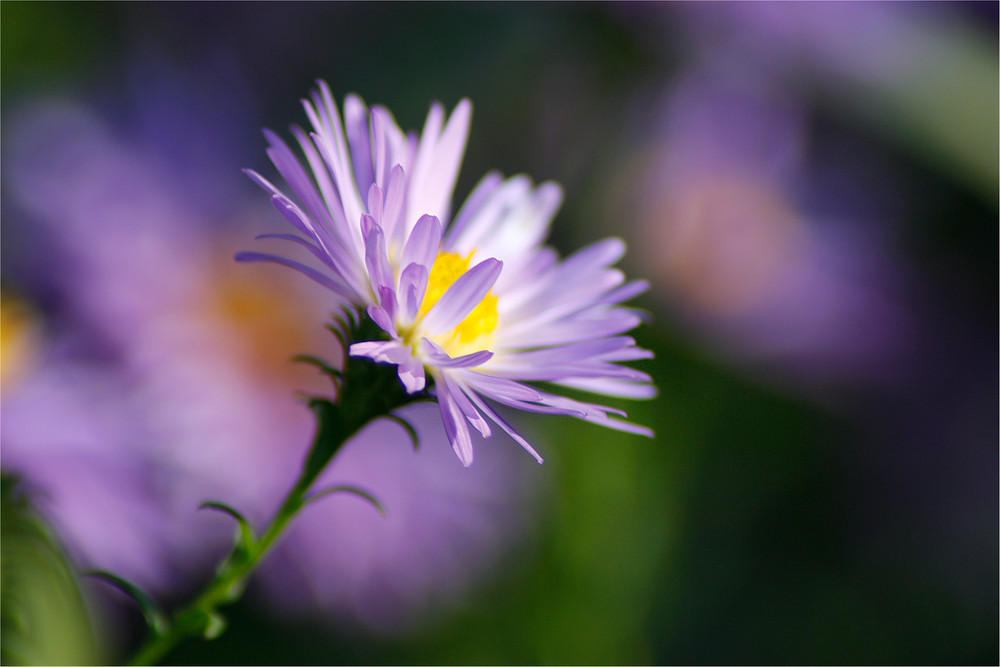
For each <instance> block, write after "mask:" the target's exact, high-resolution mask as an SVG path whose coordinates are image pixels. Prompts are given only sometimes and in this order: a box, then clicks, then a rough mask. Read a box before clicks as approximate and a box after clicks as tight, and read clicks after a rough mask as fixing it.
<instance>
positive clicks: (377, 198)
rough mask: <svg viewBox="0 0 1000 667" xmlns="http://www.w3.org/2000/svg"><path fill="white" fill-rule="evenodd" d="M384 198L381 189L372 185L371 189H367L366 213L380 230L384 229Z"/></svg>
mask: <svg viewBox="0 0 1000 667" xmlns="http://www.w3.org/2000/svg"><path fill="white" fill-rule="evenodd" d="M384 201H385V198H384V193H383V192H382V188H380V187H379V186H378V185H377V184H375V183H372V184H371V187H370V188H368V213H369V214H371V216H372V219H373V220H375V222H377V223H378V224H379V225H380V226H382V229H385V225H384V223H383V222H382V211H383V204H384Z"/></svg>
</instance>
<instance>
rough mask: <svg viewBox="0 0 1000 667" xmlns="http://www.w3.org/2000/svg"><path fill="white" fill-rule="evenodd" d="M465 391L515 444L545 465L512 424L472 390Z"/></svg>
mask: <svg viewBox="0 0 1000 667" xmlns="http://www.w3.org/2000/svg"><path fill="white" fill-rule="evenodd" d="M463 390H464V391H466V395H467V396H468V397H469V400H471V401H472V402H473V404H475V406H476V407H477V408H479V409H480V410H481V411H482V412H483V413H485V414H486V416H487V417H489V418H490V419H492V420H493V421H494V422H495V423H496V424H497V425H498V426H499V427H500V428H502V429H503V430H504V431H505V432H506V433H507V435H509V436H510V437H511V438H512V439H513V440H514V442H516V443H517V444H519V445H521V447H523V448H524V450H525V451H526V452H528V453H529V454H531V455H532V456H533V457H534V458H535V460H536V461H538V462H539V463H543V460H542V457H541V456H540V455H539V454H538V452H536V451H535V448H534V447H532V446H531V444H530V443H529V442H528V441H527V440H525V439H524V438H523V437H522V436H521V434H520V433H518V432H517V431H515V430H514V429H513V427H511V425H510V424H508V423H507V422H506V421H504V420H503V419H502V418H501V417H500V415H498V414H497V413H496V412H494V411H493V410H492V409H491V408H490V407H489V406H488V405H486V402H485V401H483V400H482V399H481V398H479V396H478V395H477V394H476V392H474V391H472V390H466V389H465V387H463Z"/></svg>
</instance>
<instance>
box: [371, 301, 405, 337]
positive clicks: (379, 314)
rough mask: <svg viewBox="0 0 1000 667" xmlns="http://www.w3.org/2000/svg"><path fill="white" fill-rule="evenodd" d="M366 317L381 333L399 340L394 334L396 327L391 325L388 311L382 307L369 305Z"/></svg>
mask: <svg viewBox="0 0 1000 667" xmlns="http://www.w3.org/2000/svg"><path fill="white" fill-rule="evenodd" d="M368 317H370V318H372V321H373V322H374V323H375V324H377V325H378V326H379V328H380V329H382V331H384V332H386V333H387V334H389V335H390V336H392V337H393V338H399V335H398V334H397V333H396V327H395V326H393V324H392V316H391V315H390V313H389V311H388V310H386V309H385V308H383V307H382V306H376V305H375V304H371V305H370V306H368Z"/></svg>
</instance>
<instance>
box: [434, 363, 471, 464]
mask: <svg viewBox="0 0 1000 667" xmlns="http://www.w3.org/2000/svg"><path fill="white" fill-rule="evenodd" d="M438 379H439V377H438V376H435V378H434V380H435V382H436V383H437V387H438V394H437V396H438V407H439V408H440V410H441V421H442V422H443V423H444V431H445V433H446V434H447V435H448V441H449V442H451V447H452V449H454V450H455V453H456V454H457V455H458V460H459V461H461V462H462V465H464V466H465V467H466V468H468V467H469V466H470V465H472V438H471V437H470V436H469V427H468V426H466V424H465V418H464V415H463V414H462V411H461V410H459V408H458V406H457V405H456V404H455V400H454V399H453V398H452V397H451V393H450V392H449V391H448V389H447V387H445V386H444V383H443V382H437V381H438Z"/></svg>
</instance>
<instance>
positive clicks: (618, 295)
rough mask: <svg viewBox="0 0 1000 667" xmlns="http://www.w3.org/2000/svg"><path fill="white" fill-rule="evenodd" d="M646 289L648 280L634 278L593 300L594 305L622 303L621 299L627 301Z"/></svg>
mask: <svg viewBox="0 0 1000 667" xmlns="http://www.w3.org/2000/svg"><path fill="white" fill-rule="evenodd" d="M648 289H649V281H648V280H634V281H632V282H630V283H626V284H624V285H622V286H621V287H619V288H617V289H614V290H611V291H610V292H608V293H607V294H605V295H604V296H602V297H601V298H599V299H597V300H596V301H594V305H596V306H601V305H613V304H618V303H622V302H623V301H628V300H629V299H631V298H633V297H636V296H639V295H640V294H642V293H643V292H645V291H647V290H648Z"/></svg>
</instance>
